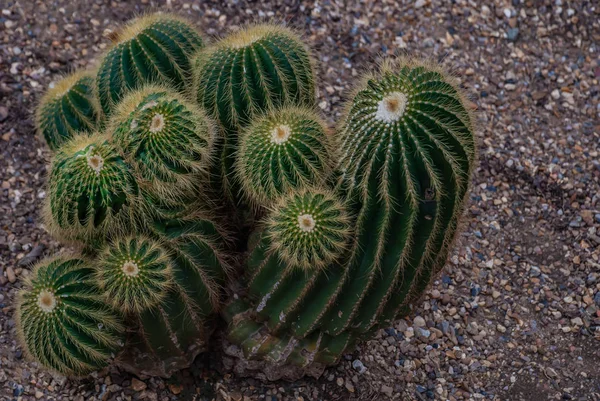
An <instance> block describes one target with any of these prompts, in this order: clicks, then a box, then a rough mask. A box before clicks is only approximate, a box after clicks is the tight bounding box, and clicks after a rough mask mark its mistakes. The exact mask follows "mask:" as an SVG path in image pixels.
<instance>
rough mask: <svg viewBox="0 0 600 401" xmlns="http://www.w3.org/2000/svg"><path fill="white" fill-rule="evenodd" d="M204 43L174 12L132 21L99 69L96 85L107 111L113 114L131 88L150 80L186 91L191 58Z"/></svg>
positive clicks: (192, 28) (123, 30) (103, 106)
mask: <svg viewBox="0 0 600 401" xmlns="http://www.w3.org/2000/svg"><path fill="white" fill-rule="evenodd" d="M202 46H203V42H202V38H201V37H200V35H199V34H198V32H197V31H196V30H195V29H194V27H192V26H191V25H190V24H189V23H188V22H187V21H185V20H184V19H182V18H179V17H176V16H174V15H168V14H167V15H162V14H152V15H148V16H145V17H141V18H137V19H135V20H133V21H131V22H130V23H129V24H128V25H127V26H126V27H124V28H123V29H122V31H120V32H119V33H117V35H116V38H115V44H114V46H113V47H112V48H111V49H110V50H109V51H108V52H107V53H106V55H105V56H104V58H103V59H102V61H101V63H100V67H99V69H98V75H97V77H96V86H97V92H98V98H99V100H100V104H101V106H102V109H103V110H104V113H106V115H110V113H111V112H112V111H113V109H114V108H115V106H116V105H117V104H118V102H119V101H120V100H121V99H122V98H123V97H124V96H125V94H126V93H127V92H128V91H129V90H132V89H137V88H140V87H141V86H142V85H144V84H146V83H162V84H167V85H170V86H172V87H173V88H175V89H177V90H183V89H184V88H185V85H186V84H187V83H188V82H189V80H190V74H191V61H190V58H191V57H192V55H193V54H194V53H195V52H196V51H197V50H198V49H200V48H201V47H202Z"/></svg>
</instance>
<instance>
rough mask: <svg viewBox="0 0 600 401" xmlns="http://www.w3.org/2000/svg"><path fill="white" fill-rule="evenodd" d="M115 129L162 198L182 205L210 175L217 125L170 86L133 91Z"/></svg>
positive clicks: (146, 184)
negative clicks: (168, 87) (211, 153)
mask: <svg viewBox="0 0 600 401" xmlns="http://www.w3.org/2000/svg"><path fill="white" fill-rule="evenodd" d="M109 131H110V132H111V133H112V136H113V139H114V141H115V143H116V145H117V146H119V147H120V149H122V151H123V153H124V155H125V158H126V160H127V161H128V162H129V163H130V164H131V165H132V166H133V167H134V169H135V171H136V173H137V177H138V180H139V181H140V182H142V183H144V187H145V188H146V189H147V191H149V192H150V195H151V196H152V195H153V196H156V197H158V198H160V199H161V201H162V202H165V203H168V202H169V201H172V202H175V203H180V201H181V200H182V199H184V198H186V197H190V196H192V195H194V193H195V191H196V190H197V188H198V187H199V186H200V185H202V182H201V179H202V178H204V179H206V178H207V174H208V170H209V167H210V163H211V160H210V152H211V147H212V144H213V141H214V138H215V136H216V133H215V128H214V127H213V125H212V123H211V122H210V121H209V120H208V118H207V117H206V115H205V114H204V112H203V111H202V110H200V109H198V108H197V107H196V106H195V105H193V104H190V103H189V102H187V101H186V100H184V99H183V98H182V97H181V96H179V95H177V94H176V93H174V92H172V91H170V90H168V89H165V88H161V87H158V86H146V87H144V89H142V90H140V91H135V92H132V93H131V94H129V95H128V96H127V97H126V98H125V99H124V100H123V102H122V103H121V104H120V105H119V107H118V108H117V110H116V111H115V113H114V114H113V117H112V119H111V121H110V125H109Z"/></svg>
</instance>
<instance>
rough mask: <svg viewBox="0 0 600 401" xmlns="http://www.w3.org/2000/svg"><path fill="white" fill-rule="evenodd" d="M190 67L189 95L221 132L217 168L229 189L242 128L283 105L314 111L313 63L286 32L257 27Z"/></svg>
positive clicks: (233, 37)
mask: <svg viewBox="0 0 600 401" xmlns="http://www.w3.org/2000/svg"><path fill="white" fill-rule="evenodd" d="M195 63H196V65H195V69H194V86H193V89H194V95H195V96H196V98H197V100H198V103H199V104H200V105H201V106H203V107H204V108H205V109H206V110H207V111H208V112H209V113H210V114H211V115H212V116H213V117H215V119H216V120H217V121H219V122H220V123H221V125H222V126H223V127H224V128H225V131H226V135H225V147H224V151H223V154H222V156H221V163H222V169H223V172H222V174H223V176H224V178H225V184H226V185H228V183H227V178H226V177H227V176H228V175H230V174H234V173H233V171H232V167H233V164H234V156H233V155H234V152H235V150H236V148H237V144H238V134H239V130H240V129H241V128H243V127H245V126H247V125H248V124H249V123H250V122H251V120H252V119H253V118H255V117H256V116H257V115H259V114H260V113H262V112H264V111H266V110H270V109H274V108H278V107H281V106H282V105H284V104H288V105H303V106H309V107H310V106H312V105H314V102H315V83H314V73H313V66H312V64H313V62H312V59H311V57H310V54H309V51H308V49H307V47H306V46H305V45H304V44H303V43H302V42H301V41H300V39H299V38H298V37H297V35H296V34H294V33H293V32H292V31H291V30H290V29H287V28H283V27H278V26H273V25H257V26H253V27H250V28H247V29H245V30H242V31H240V32H237V33H235V34H233V35H231V37H228V38H226V39H223V40H221V41H219V42H217V43H215V44H214V45H213V46H210V47H207V48H205V49H203V50H201V51H200V52H199V53H198V56H197V57H196V61H195Z"/></svg>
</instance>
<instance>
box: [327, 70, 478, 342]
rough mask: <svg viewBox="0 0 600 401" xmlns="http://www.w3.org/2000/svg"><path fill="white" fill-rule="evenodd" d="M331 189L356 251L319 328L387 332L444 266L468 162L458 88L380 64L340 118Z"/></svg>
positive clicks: (437, 77) (470, 152) (470, 137)
mask: <svg viewBox="0 0 600 401" xmlns="http://www.w3.org/2000/svg"><path fill="white" fill-rule="evenodd" d="M341 136H342V145H341V150H342V158H341V161H340V163H339V166H338V170H339V171H340V178H339V186H338V188H339V191H340V192H341V193H344V194H346V196H347V197H348V199H349V200H351V201H352V202H353V203H354V211H355V213H356V215H357V223H356V232H357V237H356V238H357V243H356V246H355V248H354V252H353V255H352V257H351V259H350V263H349V264H348V277H347V279H346V280H345V282H344V285H343V289H342V291H341V292H340V294H339V296H338V297H337V299H336V303H335V304H334V305H333V307H332V308H331V309H330V311H329V313H328V314H327V315H326V317H325V319H324V320H323V329H324V330H325V331H326V332H327V333H330V334H332V335H336V334H339V333H341V332H343V331H344V330H347V329H348V330H353V331H358V332H366V331H368V330H369V329H371V328H372V327H373V326H374V325H376V324H388V322H389V321H390V320H392V319H393V318H394V317H395V316H396V315H397V314H398V311H400V310H405V307H406V306H408V305H410V303H411V302H413V301H414V300H415V299H416V298H418V297H419V296H420V295H421V294H422V293H423V291H424V290H425V288H426V287H427V285H428V284H429V282H430V281H431V280H432V277H434V275H435V273H437V272H438V271H439V270H440V269H441V268H442V267H443V266H444V264H445V262H446V258H447V254H448V251H449V249H450V246H451V245H452V242H453V240H454V236H455V234H456V228H457V225H458V221H459V219H460V217H461V215H462V211H463V204H464V199H465V195H466V192H467V190H468V186H469V178H470V173H471V170H472V166H473V163H474V159H475V140H474V134H473V121H472V116H471V115H470V114H469V111H468V109H467V108H466V107H465V103H464V100H463V97H462V94H461V92H460V91H459V89H458V87H457V85H456V83H455V82H454V80H452V79H451V78H448V76H447V75H445V74H444V73H443V71H441V70H440V69H439V68H438V67H434V66H430V65H426V64H423V63H420V62H406V61H402V60H401V61H399V62H397V63H388V64H384V65H383V67H382V69H381V71H379V72H378V73H377V74H376V75H374V76H370V77H368V78H367V79H366V80H365V84H364V85H363V86H362V87H360V88H359V90H358V92H357V95H356V96H355V98H354V99H353V100H352V103H351V104H350V107H349V112H348V114H347V116H346V117H345V120H344V125H343V129H342V132H341Z"/></svg>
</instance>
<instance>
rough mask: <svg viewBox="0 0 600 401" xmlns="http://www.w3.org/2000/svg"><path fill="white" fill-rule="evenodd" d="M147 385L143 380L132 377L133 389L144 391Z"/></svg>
mask: <svg viewBox="0 0 600 401" xmlns="http://www.w3.org/2000/svg"><path fill="white" fill-rule="evenodd" d="M146 387H147V385H146V383H144V382H143V381H141V380H138V379H136V378H135V377H134V378H132V379H131V389H132V390H133V391H143V390H145V389H146Z"/></svg>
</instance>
